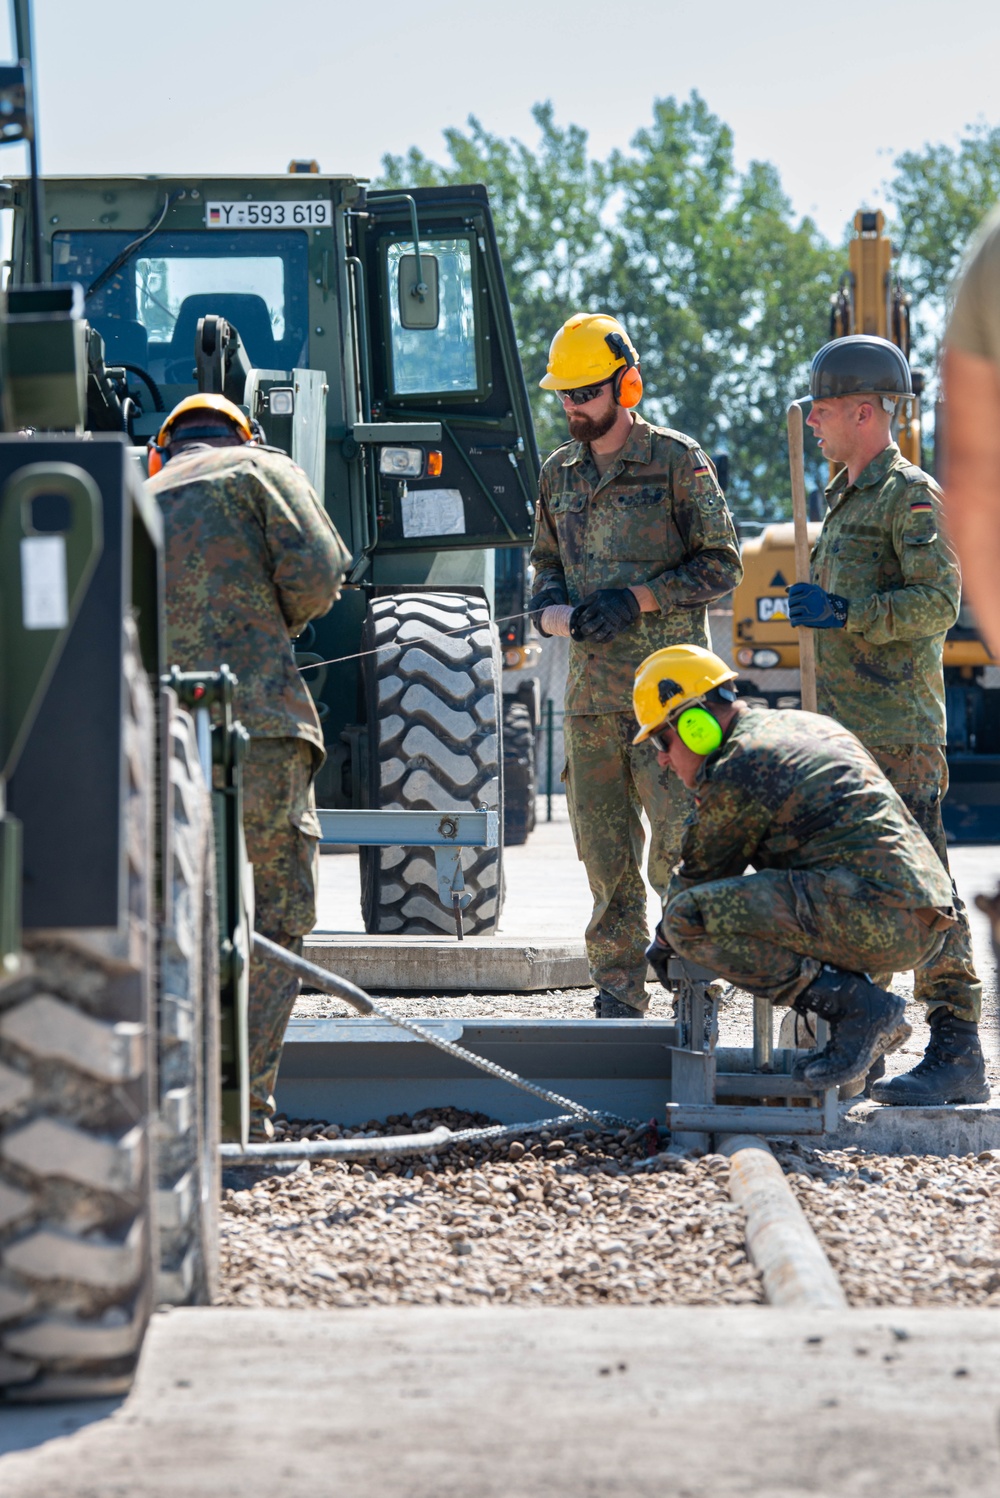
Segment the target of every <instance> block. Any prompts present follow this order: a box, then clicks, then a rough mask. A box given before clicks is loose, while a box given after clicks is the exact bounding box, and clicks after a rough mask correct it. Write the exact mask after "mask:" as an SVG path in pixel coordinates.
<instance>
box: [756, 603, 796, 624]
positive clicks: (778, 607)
mask: <svg viewBox="0 0 1000 1498" xmlns="http://www.w3.org/2000/svg"><path fill="white" fill-rule="evenodd" d="M757 620H758V622H759V623H760V624H779V623H781V622H784V623H785V624H787V623H788V599H787V598H758V599H757Z"/></svg>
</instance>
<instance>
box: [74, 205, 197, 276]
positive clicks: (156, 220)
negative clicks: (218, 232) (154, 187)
mask: <svg viewBox="0 0 1000 1498" xmlns="http://www.w3.org/2000/svg"><path fill="white" fill-rule="evenodd" d="M179 197H180V193H179V192H172V193H168V195H167V196H166V197H165V198H164V200H163V207H162V208H161V209H160V211H159V213H157V214H155V215H154V216H153V218H152V219H151V220H150V222H149V224H148V226H147V227H146V228H145V229H144V230H143V231H142V233H141V234H140V235H139V238H138V239H133V241H132V243H131V244H127V245H126V246H125V248H124V249H123V250H121V251H119V253H118V254H117V255H116V256H115V258H114V259H113V260H112V262H111V264H110V265H106V266H105V267H104V269H103V270H102V271H101V273H100V275H98V276H95V277H94V279H93V281H91V283H90V285H89V286H88V287H87V289H86V291H85V292H84V293H83V300H84V301H85V302H86V301H89V300H90V298H91V297H92V296H93V295H94V292H95V291H100V289H101V287H102V286H103V285H104V284H105V282H107V281H110V280H111V277H112V276H113V275H115V274H116V273H117V272H118V271H120V270H121V268H122V266H123V265H124V264H125V262H126V260H127V259H128V257H129V256H130V255H131V254H132V251H133V250H137V249H138V248H139V246H140V245H141V244H145V243H146V240H147V239H149V238H150V236H151V235H153V234H155V233H156V231H157V229H158V228H159V227H160V225H161V224H162V223H163V220H164V219H165V218H166V216H167V214H168V212H169V211H170V206H171V204H172V203H176V201H177V199H178V198H179Z"/></svg>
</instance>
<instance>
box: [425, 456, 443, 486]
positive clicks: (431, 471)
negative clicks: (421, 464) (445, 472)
mask: <svg viewBox="0 0 1000 1498" xmlns="http://www.w3.org/2000/svg"><path fill="white" fill-rule="evenodd" d="M443 467H444V454H443V453H439V452H438V451H437V450H436V449H434V450H433V451H432V452H429V453H428V454H427V477H428V478H429V479H439V478H440V477H441V470H442V468H443Z"/></svg>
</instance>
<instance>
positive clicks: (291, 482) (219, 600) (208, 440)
mask: <svg viewBox="0 0 1000 1498" xmlns="http://www.w3.org/2000/svg"><path fill="white" fill-rule="evenodd" d="M252 435H253V434H252V432H251V428H250V426H249V423H248V422H247V420H246V418H245V417H244V415H243V413H242V412H241V411H240V409H239V407H238V406H234V405H232V404H231V403H230V402H229V401H226V400H225V398H224V397H222V396H192V397H189V398H188V400H186V401H183V402H182V403H181V405H180V406H178V407H177V408H176V409H175V410H174V411H173V412H172V413H171V415H170V417H169V418H168V420H167V422H166V424H165V426H164V429H163V431H162V432H161V433H160V436H159V439H158V445H157V448H156V450H155V451H156V452H157V453H162V456H163V458H164V459H169V461H168V462H166V463H165V466H163V468H162V470H161V471H160V472H159V473H157V474H156V476H155V477H153V478H152V479H151V480H150V482H149V489H150V492H151V493H152V494H153V495H154V497H155V498H156V500H157V502H158V503H159V506H160V509H161V510H162V512H163V518H164V525H165V530H166V553H167V587H166V594H167V659H168V660H169V661H170V662H171V663H173V662H176V663H177V664H178V665H179V666H180V667H181V668H182V669H183V670H185V671H213V670H217V669H218V667H219V665H220V664H222V663H223V662H225V663H226V664H227V665H229V666H230V667H231V668H232V669H233V671H234V672H235V674H236V677H237V680H238V685H237V687H236V713H237V716H238V717H239V719H240V721H241V722H242V723H243V725H244V727H245V728H246V729H247V731H248V733H249V734H250V753H249V755H248V757H247V761H246V764H245V766H244V774H243V825H244V832H245V835H246V844H247V853H248V855H249V858H250V861H251V862H252V864H253V871H254V902H255V926H256V929H257V930H258V931H260V932H261V933H262V934H263V935H264V936H269V937H270V938H271V940H272V941H276V942H278V943H279V944H280V945H281V946H283V947H286V948H287V949H288V950H289V951H291V952H296V953H298V954H299V955H301V953H302V947H303V940H302V939H303V937H304V935H305V934H306V933H307V932H308V931H311V930H312V928H313V926H314V925H315V923H316V882H317V873H318V856H317V855H318V841H317V840H318V838H319V835H320V828H319V820H318V818H317V816H316V801H315V796H314V793H313V779H314V776H315V774H316V771H317V770H318V769H319V767H320V765H321V764H322V763H323V759H324V750H323V735H322V731H321V729H320V725H319V719H318V717H317V715H316V708H315V705H314V704H313V700H312V697H311V696H310V694H309V690H308V688H307V687H306V685H305V683H304V682H303V680H302V677H301V675H300V674H299V672H298V671H297V669H296V666H295V657H294V653H293V651H292V644H291V641H292V637H293V636H294V635H297V634H299V633H300V632H301V631H302V630H303V629H304V628H305V626H306V625H307V624H308V622H309V620H310V619H315V618H317V617H318V616H319V615H320V614H325V613H326V611H327V610H328V609H329V608H330V606H331V605H332V604H333V602H334V600H335V599H336V598H337V597H338V595H339V592H340V584H341V582H342V581H343V577H344V571H345V568H346V565H347V562H348V554H347V551H346V549H345V547H344V545H343V542H342V541H341V539H340V537H339V536H338V534H337V531H336V529H335V528H334V525H333V522H332V521H331V520H330V518H329V516H328V515H327V513H326V511H325V510H324V509H323V506H322V504H321V503H320V501H319V499H318V498H317V497H316V495H315V493H314V492H313V489H312V488H311V486H310V484H309V482H308V480H307V479H306V476H305V474H304V473H303V472H302V470H301V469H300V468H298V467H297V466H296V465H295V464H294V463H292V462H291V460H290V459H289V458H288V457H286V456H285V454H284V453H280V452H276V451H274V450H268V449H265V448H261V447H259V446H256V445H253V443H252ZM217 449H218V450H217ZM154 456H155V454H154ZM153 466H155V465H154V464H151V467H153ZM297 994H298V980H297V979H296V978H294V977H292V976H290V975H289V974H288V973H287V972H285V970H284V969H283V968H279V967H278V966H276V965H275V964H273V963H267V962H261V961H260V960H259V959H258V958H257V957H256V956H254V958H253V961H252V966H251V970H250V1014H249V1029H250V1132H251V1138H255V1139H266V1138H270V1137H271V1136H272V1135H273V1129H272V1126H271V1122H270V1119H271V1115H272V1114H273V1112H274V1097H273V1092H274V1084H275V1079H276V1077H277V1073H278V1062H279V1060H280V1058H281V1047H282V1042H283V1039H284V1034H285V1028H286V1026H287V1024H288V1020H289V1018H290V1016H291V1012H292V1008H293V1007H294V1004H295V999H296V996H297Z"/></svg>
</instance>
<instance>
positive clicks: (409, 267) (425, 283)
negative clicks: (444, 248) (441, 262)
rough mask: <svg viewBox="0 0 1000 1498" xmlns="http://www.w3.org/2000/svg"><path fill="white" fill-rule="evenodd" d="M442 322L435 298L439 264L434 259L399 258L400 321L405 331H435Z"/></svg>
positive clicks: (408, 256)
mask: <svg viewBox="0 0 1000 1498" xmlns="http://www.w3.org/2000/svg"><path fill="white" fill-rule="evenodd" d="M440 319H441V304H440V300H439V297H438V263H437V257H436V256H434V255H425V254H423V252H421V255H420V274H419V276H418V274H417V257H416V255H401V256H400V257H399V321H400V324H401V326H402V327H404V328H424V329H430V328H436V327H437V325H438V323H439V321H440Z"/></svg>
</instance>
